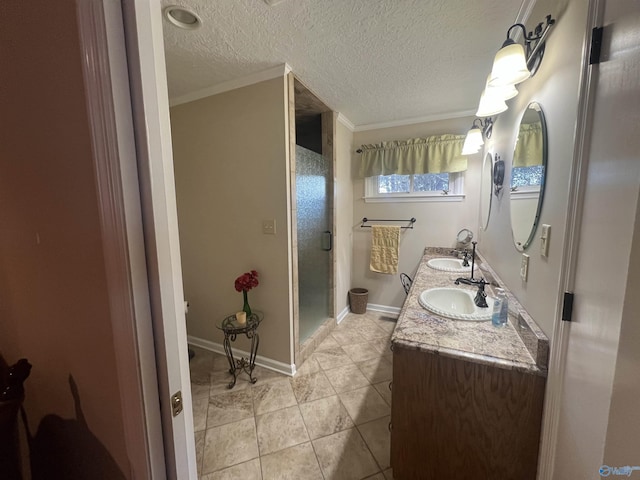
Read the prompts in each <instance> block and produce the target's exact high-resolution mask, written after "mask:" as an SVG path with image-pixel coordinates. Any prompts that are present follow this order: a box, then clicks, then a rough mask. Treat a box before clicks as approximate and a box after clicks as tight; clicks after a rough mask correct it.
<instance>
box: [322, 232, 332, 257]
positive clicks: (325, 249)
mask: <svg viewBox="0 0 640 480" xmlns="http://www.w3.org/2000/svg"><path fill="white" fill-rule="evenodd" d="M323 233H324V234H325V235H326V234H328V235H329V248H323V250H324V251H325V252H330V251H331V250H333V233H331V230H325V231H324V232H323Z"/></svg>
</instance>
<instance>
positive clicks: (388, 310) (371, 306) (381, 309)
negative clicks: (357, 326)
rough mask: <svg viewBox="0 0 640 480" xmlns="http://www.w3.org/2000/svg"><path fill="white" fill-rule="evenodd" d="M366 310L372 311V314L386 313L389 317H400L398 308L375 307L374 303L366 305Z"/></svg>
mask: <svg viewBox="0 0 640 480" xmlns="http://www.w3.org/2000/svg"><path fill="white" fill-rule="evenodd" d="M367 310H372V311H374V312H382V313H388V314H391V315H400V308H399V307H390V306H388V305H377V304H375V303H369V304H367Z"/></svg>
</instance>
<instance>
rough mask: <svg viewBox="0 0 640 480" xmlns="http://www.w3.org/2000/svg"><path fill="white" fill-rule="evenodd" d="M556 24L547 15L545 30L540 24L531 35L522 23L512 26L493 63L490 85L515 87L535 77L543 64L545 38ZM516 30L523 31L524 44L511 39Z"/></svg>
mask: <svg viewBox="0 0 640 480" xmlns="http://www.w3.org/2000/svg"><path fill="white" fill-rule="evenodd" d="M555 23H556V21H555V19H553V18H551V15H547V23H546V25H545V26H544V28H543V23H539V24H538V25H537V26H536V28H535V29H534V31H533V32H529V33H527V29H526V28H525V26H524V25H523V24H521V23H516V24H515V25H511V27H509V29H508V30H507V39H506V40H505V41H504V43H503V44H502V48H501V49H500V50H498V53H496V56H495V59H494V61H493V68H492V69H491V78H490V80H489V82H488V83H489V85H491V86H492V87H501V86H505V85H514V84H516V83H520V82H522V81H524V80H526V79H527V78H529V77H530V76H532V75H534V74H535V73H536V70H537V69H538V67H539V66H540V63H541V62H542V57H543V55H544V46H545V38H546V36H547V34H548V33H549V30H550V29H551V27H552V26H553V25H554V24H555ZM514 28H515V29H517V28H520V29H521V30H522V36H523V41H524V44H520V43H516V41H515V40H513V39H512V38H510V35H511V31H512V30H513V29H514ZM525 49H526V52H525Z"/></svg>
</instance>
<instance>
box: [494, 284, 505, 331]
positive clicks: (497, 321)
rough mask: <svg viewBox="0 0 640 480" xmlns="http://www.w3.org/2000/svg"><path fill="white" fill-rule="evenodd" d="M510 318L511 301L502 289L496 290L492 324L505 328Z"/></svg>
mask: <svg viewBox="0 0 640 480" xmlns="http://www.w3.org/2000/svg"><path fill="white" fill-rule="evenodd" d="M508 316H509V300H508V299H507V294H506V293H505V291H504V290H503V289H502V288H496V296H495V300H494V302H493V313H492V315H491V323H492V324H493V326H494V327H504V326H505V325H506V324H507V317H508Z"/></svg>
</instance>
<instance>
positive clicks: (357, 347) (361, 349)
mask: <svg viewBox="0 0 640 480" xmlns="http://www.w3.org/2000/svg"><path fill="white" fill-rule="evenodd" d="M342 349H343V350H344V351H345V352H347V355H349V358H350V359H351V360H352V361H353V362H354V363H357V362H364V361H366V360H371V359H372V358H378V357H380V352H378V351H377V350H376V349H375V348H373V347H372V346H371V345H370V344H369V343H367V342H362V343H353V344H351V345H343V346H342Z"/></svg>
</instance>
